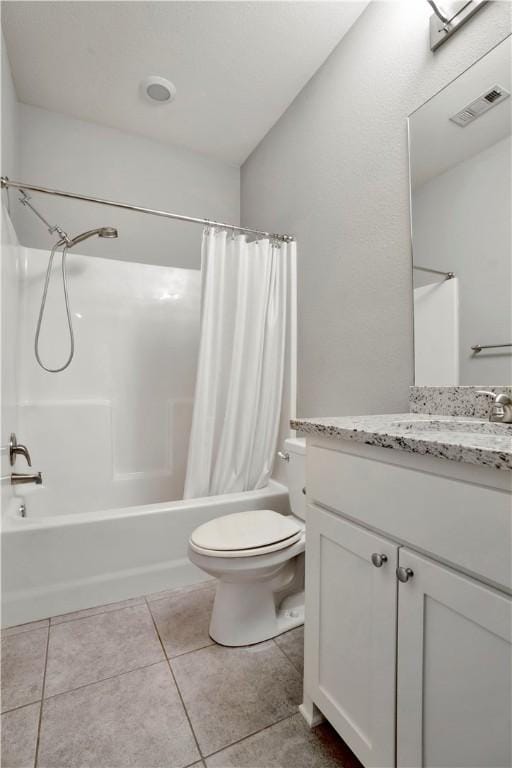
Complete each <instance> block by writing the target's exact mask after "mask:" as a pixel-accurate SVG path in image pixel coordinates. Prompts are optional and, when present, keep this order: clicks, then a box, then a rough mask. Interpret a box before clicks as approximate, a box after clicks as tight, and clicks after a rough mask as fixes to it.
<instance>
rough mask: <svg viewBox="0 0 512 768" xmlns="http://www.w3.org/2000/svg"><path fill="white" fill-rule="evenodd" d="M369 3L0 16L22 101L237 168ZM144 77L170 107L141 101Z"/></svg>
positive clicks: (55, 7) (123, 6) (15, 10)
mask: <svg viewBox="0 0 512 768" xmlns="http://www.w3.org/2000/svg"><path fill="white" fill-rule="evenodd" d="M366 5H367V2H261V1H259V2H254V1H253V2H152V1H151V2H108V1H107V2H80V1H78V2H44V1H43V2H13V1H12V0H11V1H8V2H4V3H2V18H3V29H4V34H5V38H6V43H7V50H8V54H9V59H10V62H11V67H12V71H13V77H14V82H15V86H16V90H17V94H18V98H19V100H20V101H22V102H24V103H26V104H32V105H35V106H39V107H44V108H46V109H50V110H54V111H56V112H62V113H64V114H67V115H71V116H73V117H77V118H81V119H83V120H90V121H94V122H97V123H102V124H104V125H109V126H111V127H114V128H119V129H121V130H124V131H131V132H133V133H138V134H141V135H144V136H147V137H149V138H153V139H158V140H161V141H168V142H173V143H175V144H179V145H183V146H186V147H189V148H191V149H193V150H196V151H198V152H203V153H206V154H208V155H212V156H215V157H218V158H221V159H224V160H226V161H228V162H231V163H235V164H240V163H242V162H243V161H244V160H245V158H246V157H247V156H248V155H249V154H250V152H251V151H252V150H253V149H254V147H255V146H256V145H257V144H258V142H259V141H260V140H261V139H262V138H263V136H264V135H265V133H266V132H267V131H268V130H269V129H270V127H271V126H272V125H273V124H274V123H275V122H276V120H277V119H278V118H279V117H280V116H281V114H282V113H283V112H284V110H285V109H286V108H287V107H288V105H289V104H290V103H291V101H292V100H293V99H294V97H295V96H296V95H297V93H298V92H299V91H300V90H301V88H302V87H303V86H304V85H305V83H306V82H307V81H308V80H309V79H310V77H311V76H312V75H313V74H314V72H315V71H316V70H317V69H318V67H319V66H320V65H321V64H322V63H323V61H325V59H326V58H327V56H328V55H329V53H330V52H331V51H332V49H333V48H334V47H335V46H336V44H337V43H338V42H339V40H340V39H341V38H342V37H343V35H344V34H345V32H346V31H347V30H348V29H349V27H350V26H351V25H352V24H353V22H354V21H355V19H356V18H357V17H358V16H359V14H360V13H361V12H362V11H363V10H364V8H365V7H366ZM148 74H156V75H161V76H163V77H167V78H168V79H170V80H172V81H173V82H174V84H175V85H176V87H177V97H176V100H175V101H174V102H173V103H172V104H168V105H153V104H150V103H148V102H147V101H145V100H144V98H143V97H142V96H141V94H140V91H139V83H140V81H141V79H142V78H144V77H145V76H146V75H148ZM335 97H336V96H335V94H333V98H335Z"/></svg>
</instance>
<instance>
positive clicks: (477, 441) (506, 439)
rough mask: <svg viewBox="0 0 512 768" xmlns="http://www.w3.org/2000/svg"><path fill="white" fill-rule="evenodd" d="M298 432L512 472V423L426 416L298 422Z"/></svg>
mask: <svg viewBox="0 0 512 768" xmlns="http://www.w3.org/2000/svg"><path fill="white" fill-rule="evenodd" d="M290 425H291V427H292V429H296V430H299V431H300V432H305V433H309V434H315V435H320V436H323V437H334V438H337V439H339V440H352V441H354V442H356V443H365V444H366V445H375V446H378V447H381V448H393V449H395V450H399V451H408V452H409V453H418V454H421V455H428V456H435V457H437V458H441V459H450V460H451V461H461V462H467V463H469V464H479V465H481V466H485V467H492V468H494V469H505V470H506V469H509V470H510V469H512V424H499V423H490V422H488V421H484V420H482V419H478V418H472V417H461V416H438V415H429V414H426V413H386V414H379V415H376V416H340V417H338V416H332V417H329V416H323V417H320V418H317V419H314V418H313V419H298V418H297V419H292V421H291V422H290Z"/></svg>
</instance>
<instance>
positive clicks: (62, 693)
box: [43, 659, 167, 701]
mask: <svg viewBox="0 0 512 768" xmlns="http://www.w3.org/2000/svg"><path fill="white" fill-rule="evenodd" d="M166 661H167V659H159V660H158V661H152V662H151V664H143V665H142V667H133V669H123V671H122V672H117V674H115V675H109V677H102V678H101V679H100V680H91V681H90V682H88V683H84V684H83V685H77V686H76V688H69V689H68V690H66V691H59V692H58V693H52V694H51V695H50V696H46V697H45V698H44V699H43V701H50V699H56V698H57V696H65V695H66V694H67V693H73V692H74V691H81V690H82V688H88V687H89V686H90V685H97V684H98V683H104V682H106V681H107V680H114V679H115V678H116V677H122V676H123V675H129V674H130V673H131V672H138V671H139V670H140V669H148V668H149V667H154V666H156V664H165V662H166Z"/></svg>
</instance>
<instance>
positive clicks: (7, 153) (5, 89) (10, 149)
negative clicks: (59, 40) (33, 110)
mask: <svg viewBox="0 0 512 768" xmlns="http://www.w3.org/2000/svg"><path fill="white" fill-rule="evenodd" d="M1 44H2V127H1V131H2V167H1V171H2V173H1V175H2V176H10V177H11V178H16V176H17V174H18V172H19V152H20V148H19V117H18V101H17V98H16V91H15V89H14V83H13V80H12V74H11V66H10V64H9V59H8V57H7V47H6V45H5V40H4V36H3V34H2V37H1Z"/></svg>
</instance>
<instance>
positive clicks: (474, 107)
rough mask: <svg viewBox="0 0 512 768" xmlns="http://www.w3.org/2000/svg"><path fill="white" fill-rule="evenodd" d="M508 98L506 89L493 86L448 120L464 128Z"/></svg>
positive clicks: (508, 94)
mask: <svg viewBox="0 0 512 768" xmlns="http://www.w3.org/2000/svg"><path fill="white" fill-rule="evenodd" d="M509 96H510V93H509V91H507V89H506V88H503V87H502V86H501V85H495V86H493V88H491V89H489V90H488V91H487V92H486V93H484V94H483V95H482V96H480V97H479V98H478V99H476V100H475V101H473V102H471V104H468V105H467V106H466V107H464V108H463V109H461V110H460V112H457V114H456V115H453V116H452V117H450V120H451V121H452V123H456V124H457V125H460V126H462V127H463V128H464V126H466V125H468V124H469V123H472V122H473V120H476V118H477V117H480V115H483V114H484V112H487V111H488V110H489V109H492V107H495V106H496V104H500V102H502V101H505V99H508V97H509Z"/></svg>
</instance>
